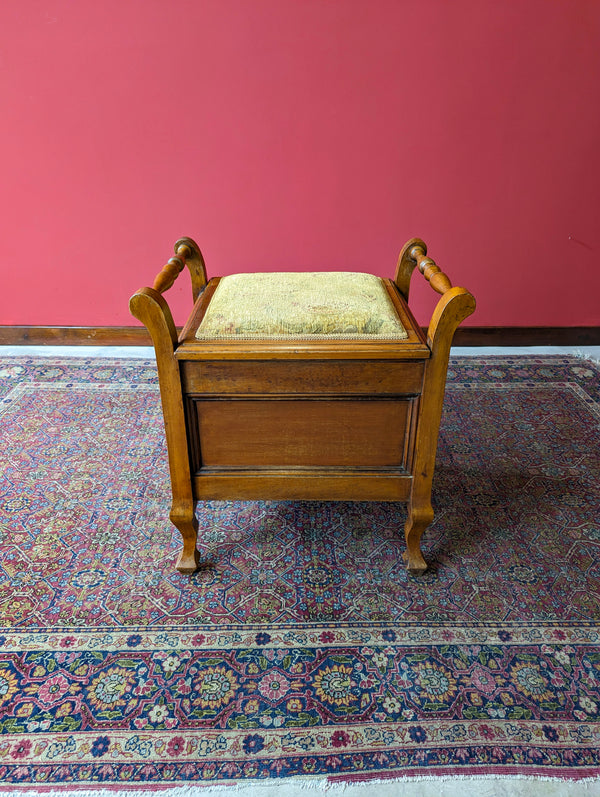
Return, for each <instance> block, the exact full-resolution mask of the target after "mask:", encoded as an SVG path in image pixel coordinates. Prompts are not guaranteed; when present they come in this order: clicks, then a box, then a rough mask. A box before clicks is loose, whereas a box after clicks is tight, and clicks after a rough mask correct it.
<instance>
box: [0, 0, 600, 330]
mask: <svg viewBox="0 0 600 797" xmlns="http://www.w3.org/2000/svg"><path fill="white" fill-rule="evenodd" d="M599 41H600V3H599V2H598V0H501V1H499V0H451V2H450V1H449V0H102V1H101V2H96V0H4V2H3V3H2V5H1V8H0V92H1V95H0V99H1V110H0V115H1V119H0V182H1V184H2V193H3V199H2V202H3V207H2V208H1V217H0V225H1V226H2V228H3V232H2V235H0V267H1V268H2V272H3V277H2V282H3V290H2V292H1V294H0V310H1V312H0V323H3V324H41V325H92V326H94V325H98V326H103V325H128V324H133V323H137V322H135V321H134V320H133V319H131V317H130V316H129V314H128V310H127V301H128V297H129V295H130V294H131V293H132V292H133V291H134V290H135V289H136V288H138V287H140V286H141V285H145V284H148V283H149V282H151V281H152V278H153V277H154V274H155V273H156V271H158V269H159V268H160V267H161V266H162V265H163V263H164V261H165V259H166V258H167V257H168V256H170V247H171V245H172V242H173V241H174V240H175V239H176V238H177V237H179V236H181V235H190V236H192V237H193V238H195V239H196V240H197V241H198V242H199V244H200V246H201V248H202V249H203V251H204V254H205V258H206V261H207V265H208V269H209V273H210V274H211V275H217V274H225V273H229V272H231V271H239V270H252V269H265V270H282V269H302V268H310V269H328V268H332V269H338V268H339V269H364V270H367V271H371V272H373V273H376V274H381V275H392V274H393V270H394V267H395V262H396V257H397V253H398V250H399V248H400V247H401V246H402V244H403V243H404V241H405V240H406V239H407V238H410V237H412V236H414V235H419V236H421V237H423V238H425V240H426V241H427V242H428V243H429V248H430V253H431V255H432V256H433V257H434V258H435V259H436V260H437V261H438V262H439V263H440V265H442V267H445V268H446V269H447V270H448V273H449V274H450V276H451V277H452V278H453V281H455V282H456V283H457V284H464V285H466V286H467V287H469V288H470V289H471V290H472V291H473V292H474V293H475V294H476V296H477V298H478V304H479V308H478V311H477V313H476V314H475V315H474V316H472V317H471V319H470V323H471V324H473V325H476V326H483V325H499V326H504V325H527V326H529V325H541V326H556V325H591V324H600V301H599V297H598V295H599V292H600V291H599V289H600V278H599V275H600V268H599V262H598V253H599V252H600V198H599V197H600V89H599V77H600V46H599V45H598V42H599ZM182 280H183V278H182ZM188 293H189V287H188V282H187V281H185V283H184V284H181V285H179V284H178V285H177V286H176V287H175V288H174V289H173V291H172V292H171V296H172V302H173V304H174V306H175V309H176V313H175V315H176V320H178V321H179V322H181V321H182V320H183V318H184V316H185V315H186V314H187V307H188ZM414 296H415V300H416V308H417V316H418V317H420V320H421V321H424V320H425V316H426V313H427V311H428V309H429V302H428V301H427V300H428V298H429V297H428V294H427V292H426V291H425V290H424V288H419V289H418V290H416V291H415V294H414Z"/></svg>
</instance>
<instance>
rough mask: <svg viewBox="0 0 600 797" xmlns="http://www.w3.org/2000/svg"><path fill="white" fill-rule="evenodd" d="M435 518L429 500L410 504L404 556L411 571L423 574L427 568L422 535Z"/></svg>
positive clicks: (405, 532)
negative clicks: (422, 547) (422, 546)
mask: <svg viewBox="0 0 600 797" xmlns="http://www.w3.org/2000/svg"><path fill="white" fill-rule="evenodd" d="M432 520H433V508H432V506H431V504H430V503H429V502H423V503H422V504H420V505H419V506H415V505H414V504H413V502H412V500H411V502H410V503H409V505H408V519H407V521H406V524H405V526H404V536H405V539H406V551H405V552H404V555H403V558H404V561H405V562H406V567H407V570H408V572H409V573H412V574H413V575H416V576H418V575H421V573H424V572H425V571H426V570H427V562H426V561H425V559H424V558H423V554H422V553H421V535H422V534H423V532H424V531H425V529H426V528H427V526H429V524H430V523H431V521H432Z"/></svg>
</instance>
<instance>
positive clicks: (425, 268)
mask: <svg viewBox="0 0 600 797" xmlns="http://www.w3.org/2000/svg"><path fill="white" fill-rule="evenodd" d="M410 256H411V258H412V259H413V260H414V261H415V263H416V264H417V268H418V269H419V271H420V272H421V274H422V275H423V276H424V277H425V279H426V280H427V282H428V283H429V284H430V285H431V287H432V288H433V290H434V291H436V293H442V294H444V293H446V291H449V290H450V288H451V287H452V283H451V282H450V279H449V278H448V276H447V275H446V274H444V272H443V271H442V269H441V268H440V267H439V266H437V265H436V264H435V261H434V260H432V259H431V258H430V257H427V249H426V248H425V249H424V248H423V247H422V246H420V245H419V244H415V245H414V246H412V247H411V248H410Z"/></svg>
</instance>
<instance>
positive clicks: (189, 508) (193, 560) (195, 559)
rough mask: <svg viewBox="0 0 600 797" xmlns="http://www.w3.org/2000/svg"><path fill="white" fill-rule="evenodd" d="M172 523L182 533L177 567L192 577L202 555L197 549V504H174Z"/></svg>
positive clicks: (193, 502) (171, 515) (171, 516)
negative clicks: (181, 545) (181, 544)
mask: <svg viewBox="0 0 600 797" xmlns="http://www.w3.org/2000/svg"><path fill="white" fill-rule="evenodd" d="M169 517H170V519H171V523H172V524H173V525H174V526H175V527H176V528H178V529H179V532H180V533H181V537H182V542H183V547H182V549H181V553H180V554H179V558H178V559H177V564H176V565H175V567H176V568H177V570H178V571H179V572H180V573H183V574H184V575H190V574H191V573H195V572H196V570H197V569H198V566H199V564H200V554H199V553H198V550H197V548H196V542H197V539H198V519H197V518H196V502H195V501H186V502H185V503H178V502H173V508H172V509H171V514H170V515H169Z"/></svg>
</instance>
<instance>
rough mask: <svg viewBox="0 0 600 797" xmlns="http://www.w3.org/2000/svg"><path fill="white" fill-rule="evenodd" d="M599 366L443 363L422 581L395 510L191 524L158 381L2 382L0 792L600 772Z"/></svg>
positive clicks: (234, 506)
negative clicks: (184, 548)
mask: <svg viewBox="0 0 600 797" xmlns="http://www.w3.org/2000/svg"><path fill="white" fill-rule="evenodd" d="M599 448H600V370H599V369H598V367H597V366H596V365H594V364H591V363H589V362H586V361H584V360H579V359H577V358H565V357H541V358H527V357H513V358H488V359H474V358H455V359H453V360H452V362H451V368H450V372H449V377H448V388H447V393H446V401H445V408H444V418H443V423H442V432H441V438H440V445H439V450H438V464H437V470H436V479H435V483H434V500H435V509H436V519H435V522H434V524H433V525H432V526H431V528H430V529H429V530H428V531H427V532H426V535H425V537H424V540H423V550H424V554H425V557H426V559H427V561H428V562H429V564H430V568H429V570H428V571H427V572H426V573H425V575H423V576H421V577H413V576H411V575H409V574H408V573H407V572H406V570H405V567H404V564H403V561H402V552H403V549H404V544H403V540H402V528H403V524H404V518H405V510H404V507H403V505H394V504H391V503H347V502H345V503H325V502H321V503H319V502H314V503H313V502H244V503H242V502H239V503H237V502H206V503H204V504H201V505H200V507H199V520H200V535H201V542H200V549H201V555H202V559H203V561H204V562H206V563H207V564H206V565H205V566H204V567H203V568H202V569H201V570H200V571H199V572H198V573H196V574H194V575H193V576H191V577H190V576H182V575H181V574H179V573H177V572H176V571H175V569H174V562H175V559H176V555H177V552H178V550H179V533H178V532H177V531H176V530H175V529H174V528H173V527H172V526H171V525H170V523H169V520H168V512H169V508H170V506H169V504H170V491H169V480H168V472H167V465H166V450H165V445H164V439H163V427H162V415H161V410H160V401H159V395H158V388H157V384H156V370H155V366H154V363H153V362H152V361H143V360H125V359H124V360H117V359H115V360H94V359H90V360H86V359H80V358H76V359H71V358H69V359H62V360H59V359H54V358H37V359H35V358H27V357H10V358H5V359H4V360H2V361H0V459H1V460H2V465H1V467H0V781H1V782H2V784H3V788H5V789H7V788H13V787H14V788H23V787H24V786H30V787H37V788H42V787H46V788H49V787H57V786H70V787H75V786H85V787H100V786H103V787H110V786H117V785H119V786H120V787H121V788H126V787H127V788H133V787H135V786H141V785H143V784H146V785H148V784H155V785H158V784H160V785H163V786H166V785H180V784H184V783H190V782H194V783H203V784H209V783H210V784H216V783H231V782H234V781H249V780H251V779H256V778H260V779H265V778H285V777H294V776H296V777H304V778H307V777H308V778H310V777H312V778H314V777H319V778H329V779H330V780H335V779H342V780H360V779H364V778H369V777H377V778H382V777H383V778H388V777H392V778H402V777H407V776H415V775H426V776H428V777H431V776H436V775H440V776H441V775H444V776H446V777H448V776H452V775H492V774H493V775H504V774H506V775H513V776H514V775H536V776H546V777H556V778H570V779H579V778H589V777H598V776H600V487H599V485H600V455H599Z"/></svg>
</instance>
